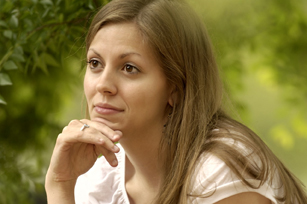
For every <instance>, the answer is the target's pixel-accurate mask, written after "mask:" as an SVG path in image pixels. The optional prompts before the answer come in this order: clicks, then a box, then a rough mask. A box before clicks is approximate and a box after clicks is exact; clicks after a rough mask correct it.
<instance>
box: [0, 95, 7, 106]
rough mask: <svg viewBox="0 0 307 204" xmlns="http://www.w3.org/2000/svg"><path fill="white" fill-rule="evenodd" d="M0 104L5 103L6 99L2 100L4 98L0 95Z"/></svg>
mask: <svg viewBox="0 0 307 204" xmlns="http://www.w3.org/2000/svg"><path fill="white" fill-rule="evenodd" d="M0 104H3V105H6V104H7V103H6V101H5V100H4V98H3V97H2V96H1V95H0Z"/></svg>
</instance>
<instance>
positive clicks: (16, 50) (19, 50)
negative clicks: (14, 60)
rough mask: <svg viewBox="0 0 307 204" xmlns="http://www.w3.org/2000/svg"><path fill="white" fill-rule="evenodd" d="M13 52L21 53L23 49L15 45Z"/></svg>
mask: <svg viewBox="0 0 307 204" xmlns="http://www.w3.org/2000/svg"><path fill="white" fill-rule="evenodd" d="M14 53H15V54H23V49H22V47H21V46H18V47H15V49H14Z"/></svg>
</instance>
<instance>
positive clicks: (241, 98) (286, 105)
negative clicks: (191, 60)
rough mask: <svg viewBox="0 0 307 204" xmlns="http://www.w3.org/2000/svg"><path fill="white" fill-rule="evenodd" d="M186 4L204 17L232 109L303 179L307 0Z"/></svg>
mask: <svg viewBox="0 0 307 204" xmlns="http://www.w3.org/2000/svg"><path fill="white" fill-rule="evenodd" d="M189 2H190V3H191V4H192V5H193V6H194V8H195V9H197V11H198V12H199V14H200V15H201V16H202V17H203V18H204V19H205V22H206V24H207V28H208V30H209V34H210V35H211V38H212V40H213V45H214V46H215V48H216V53H217V58H218V62H219V65H220V68H221V74H222V76H223V79H224V82H225V84H226V90H227V91H228V92H229V93H230V96H231V97H230V98H231V101H232V102H233V104H234V107H235V108H234V109H235V110H239V112H240V115H241V116H242V119H243V122H244V123H245V124H247V125H248V126H249V127H252V129H253V130H255V131H256V132H257V133H258V134H259V135H260V136H261V137H262V138H263V140H264V141H265V142H266V143H267V144H268V145H269V146H270V148H271V149H272V150H273V151H274V152H275V153H276V154H277V156H278V157H279V158H280V159H281V160H282V161H283V162H285V163H286V165H287V166H289V167H290V169H291V170H292V171H294V173H295V174H296V175H298V176H299V177H300V178H301V179H303V180H304V182H305V183H306V182H307V175H306V168H307V163H306V159H305V158H306V156H307V151H306V149H307V145H306V144H307V143H306V139H307V132H306V127H307V107H306V101H307V86H306V84H307V58H306V56H307V55H306V54H307V37H306V33H307V2H306V1H303V0H297V1H287V0H270V1H263V0H259V1H244V0H232V1H225V0H215V1H209V0H190V1H189ZM226 105H228V106H229V103H226ZM229 109H230V110H231V109H233V108H231V106H230V108H229ZM241 121H242V120H241Z"/></svg>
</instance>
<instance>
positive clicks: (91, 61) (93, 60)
mask: <svg viewBox="0 0 307 204" xmlns="http://www.w3.org/2000/svg"><path fill="white" fill-rule="evenodd" d="M93 62H97V63H98V65H99V64H101V63H100V62H99V61H98V60H96V59H90V60H89V61H87V64H89V66H90V68H91V69H95V68H97V67H93V66H92V63H93Z"/></svg>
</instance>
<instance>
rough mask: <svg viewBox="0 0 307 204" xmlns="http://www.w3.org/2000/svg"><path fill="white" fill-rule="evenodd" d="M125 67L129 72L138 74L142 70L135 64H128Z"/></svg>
mask: <svg viewBox="0 0 307 204" xmlns="http://www.w3.org/2000/svg"><path fill="white" fill-rule="evenodd" d="M123 69H124V71H126V72H127V73H129V74H137V73H139V72H140V70H139V69H138V68H137V67H136V66H133V65H131V64H126V65H125V66H124V68H123Z"/></svg>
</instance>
